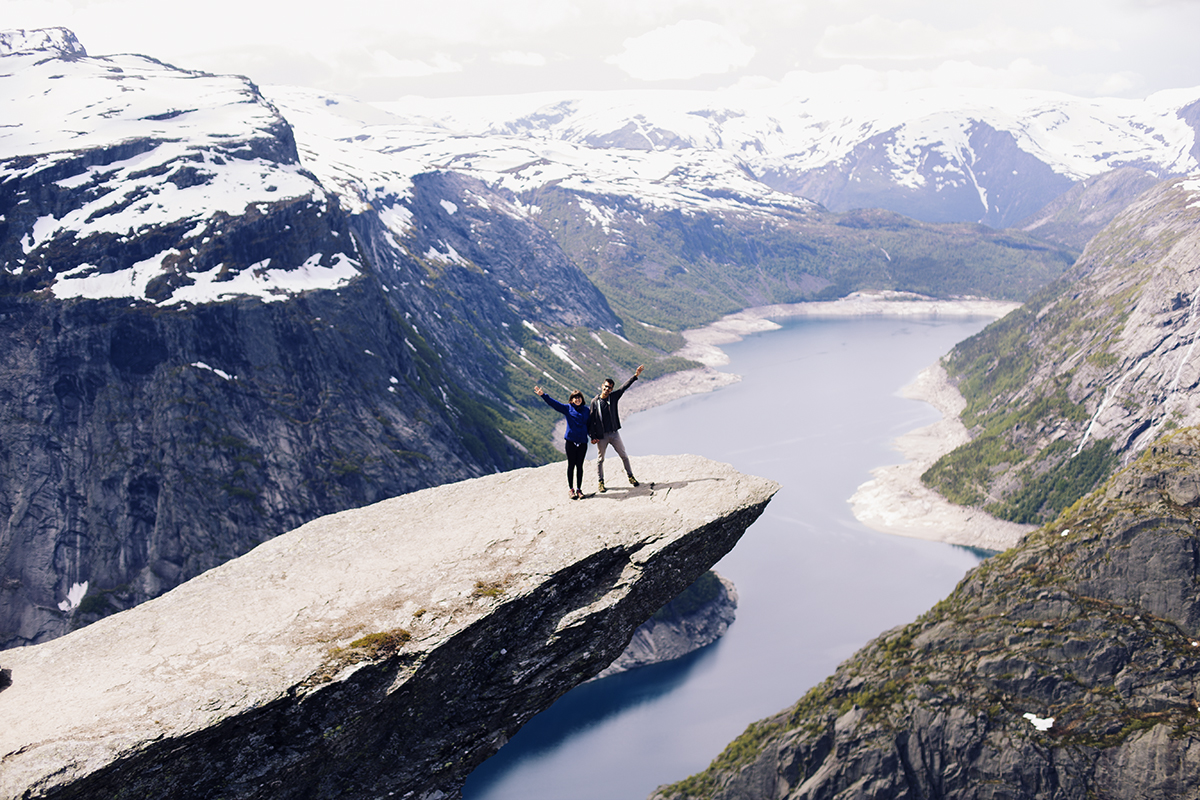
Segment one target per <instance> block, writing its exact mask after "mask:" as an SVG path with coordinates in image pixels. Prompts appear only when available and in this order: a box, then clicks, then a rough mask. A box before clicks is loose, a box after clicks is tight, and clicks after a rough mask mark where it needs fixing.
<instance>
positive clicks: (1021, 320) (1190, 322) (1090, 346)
mask: <svg viewBox="0 0 1200 800" xmlns="http://www.w3.org/2000/svg"><path fill="white" fill-rule="evenodd" d="M1198 287H1200V181H1197V180H1194V179H1178V180H1173V181H1167V182H1164V183H1161V184H1159V185H1157V186H1156V187H1155V188H1154V189H1152V190H1150V191H1148V192H1146V193H1145V194H1143V195H1141V196H1140V197H1139V198H1138V199H1137V200H1136V201H1135V202H1134V203H1132V204H1131V205H1130V206H1129V207H1128V208H1127V209H1126V210H1125V211H1124V212H1122V213H1121V214H1120V215H1118V216H1117V217H1116V218H1115V219H1114V220H1113V221H1112V223H1110V224H1109V225H1108V226H1107V227H1106V228H1105V229H1104V230H1103V231H1102V232H1101V233H1099V234H1098V235H1096V236H1095V237H1094V238H1093V239H1092V240H1091V242H1090V243H1089V244H1088V246H1087V249H1086V250H1085V251H1084V253H1083V255H1082V256H1081V257H1080V259H1079V262H1078V263H1077V264H1076V266H1075V267H1074V268H1072V270H1071V271H1070V272H1069V273H1067V275H1065V276H1064V277H1063V278H1062V279H1061V280H1060V281H1058V282H1056V283H1055V284H1054V285H1053V286H1051V287H1050V288H1048V289H1047V290H1046V291H1044V292H1042V293H1040V294H1038V295H1037V296H1035V298H1034V299H1032V300H1031V301H1029V302H1028V303H1026V304H1025V306H1023V307H1022V308H1020V309H1018V310H1017V311H1014V312H1013V313H1011V314H1009V315H1008V316H1007V317H1005V318H1004V319H1002V320H1000V321H998V322H996V323H994V324H993V325H991V326H989V327H988V328H987V329H985V330H984V331H983V332H981V333H980V334H978V335H977V336H975V337H972V338H971V339H968V340H967V341H965V342H962V343H960V344H959V345H958V346H956V347H955V348H954V350H953V351H952V352H951V353H950V354H949V355H948V356H947V357H946V359H945V360H944V363H945V366H946V369H947V372H948V373H949V374H950V376H951V378H952V379H953V380H954V381H955V382H956V384H957V386H958V388H959V390H960V391H961V392H962V394H963V396H964V398H966V401H967V407H966V410H965V411H964V412H963V415H962V419H963V422H964V423H965V424H966V425H967V427H968V429H970V431H971V435H972V441H971V443H970V444H968V445H965V446H963V447H961V448H959V449H957V450H955V451H954V452H952V453H950V454H948V455H947V456H945V457H943V458H942V459H941V460H940V461H938V462H937V463H936V464H935V465H934V466H933V468H931V469H930V470H929V471H928V472H927V473H926V474H925V476H924V478H925V480H926V481H927V482H928V483H929V484H930V485H931V486H933V487H934V488H936V489H938V490H939V491H941V492H942V493H943V494H945V495H946V496H947V497H948V498H950V499H951V500H954V501H956V502H959V503H962V504H967V505H980V506H983V507H984V508H985V509H986V510H988V511H989V512H991V513H993V514H995V515H997V516H1000V517H1003V518H1005V519H1010V520H1012V521H1015V522H1042V521H1045V520H1047V519H1049V518H1052V517H1053V516H1054V515H1055V514H1057V513H1058V512H1059V511H1061V510H1062V509H1063V508H1065V507H1066V506H1067V505H1069V504H1070V503H1071V502H1073V501H1074V500H1075V499H1077V498H1078V497H1080V496H1082V495H1083V494H1084V493H1086V492H1087V491H1089V490H1090V489H1091V488H1092V487H1094V486H1095V485H1096V484H1097V483H1098V482H1099V481H1100V480H1103V478H1104V477H1105V476H1106V475H1108V474H1109V473H1110V472H1111V470H1112V469H1113V468H1114V466H1116V465H1117V464H1119V463H1121V462H1126V461H1128V460H1129V459H1130V458H1131V457H1133V456H1134V455H1136V454H1137V453H1138V452H1140V451H1141V450H1143V449H1144V448H1145V447H1146V446H1148V445H1149V443H1151V442H1153V441H1154V440H1155V439H1156V438H1157V437H1158V436H1160V435H1161V434H1162V433H1164V432H1166V431H1169V430H1172V429H1174V428H1177V427H1182V426H1190V425H1195V424H1198V423H1200V411H1198V410H1197V409H1198V408H1200V406H1198V405H1197V403H1196V398H1197V392H1198V391H1200V361H1197V360H1196V352H1195V349H1196V334H1197V331H1198V329H1200V313H1197V307H1198V306H1197V303H1198V301H1200V288H1198Z"/></svg>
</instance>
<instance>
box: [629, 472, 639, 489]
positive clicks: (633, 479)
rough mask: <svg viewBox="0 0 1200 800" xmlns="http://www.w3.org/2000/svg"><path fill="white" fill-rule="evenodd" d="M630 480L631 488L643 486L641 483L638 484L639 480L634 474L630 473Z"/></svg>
mask: <svg viewBox="0 0 1200 800" xmlns="http://www.w3.org/2000/svg"><path fill="white" fill-rule="evenodd" d="M628 478H629V485H630V486H641V484H640V483H638V479H637V478H635V477H633V474H632V473H630V474H629V475H628Z"/></svg>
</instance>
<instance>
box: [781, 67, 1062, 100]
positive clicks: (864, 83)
mask: <svg viewBox="0 0 1200 800" xmlns="http://www.w3.org/2000/svg"><path fill="white" fill-rule="evenodd" d="M1047 77H1048V71H1047V70H1046V68H1045V67H1042V66H1040V65H1038V64H1035V63H1033V62H1031V61H1029V60H1027V59H1016V60H1014V61H1013V62H1012V63H1010V64H1009V65H1008V66H1007V67H1003V68H994V67H985V66H980V65H978V64H974V63H972V62H970V61H944V62H942V63H941V64H939V65H938V66H936V67H933V68H931V69H910V70H896V69H892V70H877V69H870V68H868V67H863V66H859V65H847V66H844V67H839V68H838V69H836V70H831V71H828V72H806V71H800V70H798V71H795V72H790V73H788V74H787V75H785V76H784V78H783V80H782V81H781V82H780V83H781V85H783V86H785V87H787V88H788V89H789V90H791V91H793V92H795V93H796V94H799V95H805V94H809V95H818V96H833V95H837V94H867V93H871V92H898V91H909V90H914V89H928V88H934V87H940V88H957V89H1028V88H1037V87H1039V86H1040V85H1042V84H1043V83H1044V82H1045V81H1046V79H1047Z"/></svg>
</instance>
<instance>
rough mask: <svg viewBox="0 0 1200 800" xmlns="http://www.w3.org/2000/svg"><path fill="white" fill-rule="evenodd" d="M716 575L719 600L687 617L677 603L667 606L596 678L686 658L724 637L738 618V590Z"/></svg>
mask: <svg viewBox="0 0 1200 800" xmlns="http://www.w3.org/2000/svg"><path fill="white" fill-rule="evenodd" d="M713 574H714V576H715V577H716V580H717V586H718V589H717V594H716V597H714V598H713V599H712V600H709V601H708V602H707V603H704V604H703V605H701V606H700V607H699V608H696V609H692V610H689V611H686V612H684V613H679V612H678V611H676V609H675V608H674V606H675V601H674V600H672V601H671V602H670V603H668V604H667V605H665V606H663V608H662V609H660V610H659V611H657V612H655V614H654V616H653V617H651V618H650V619H648V620H646V621H645V622H643V623H642V624H641V625H640V626H639V627H638V629H637V630H636V631H634V632H633V638H631V639H630V640H629V644H628V645H627V646H626V647H625V650H624V651H622V653H621V655H620V656H618V658H617V660H616V661H614V662H613V663H611V664H609V665H608V666H607V667H605V668H604V669H603V670H601V671H600V673H599V674H598V675H597V676H596V678H597V679H598V678H607V677H608V676H609V675H616V674H618V673H621V672H627V671H629V670H631V669H637V668H638V667H646V666H649V665H650V664H659V663H662V662H664V661H671V660H673V659H676V658H682V657H683V656H686V655H687V654H688V653H691V652H694V651H696V650H699V649H700V648H701V647H707V646H708V645H710V644H712V643H713V642H715V641H716V640H717V639H720V638H721V637H722V636H724V635H725V632H726V631H727V630H729V626H730V625H732V624H733V620H734V617H735V616H736V615H737V589H736V588H734V585H733V581H731V580H729V579H728V578H725V577H722V576H721V575H717V574H716V573H713Z"/></svg>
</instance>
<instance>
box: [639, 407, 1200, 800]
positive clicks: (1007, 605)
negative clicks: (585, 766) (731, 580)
mask: <svg viewBox="0 0 1200 800" xmlns="http://www.w3.org/2000/svg"><path fill="white" fill-rule="evenodd" d="M1198 480H1200V428H1188V429H1184V430H1182V431H1178V432H1176V433H1175V434H1173V435H1172V436H1170V437H1168V438H1166V439H1164V440H1160V441H1159V442H1158V443H1156V444H1155V445H1154V446H1153V447H1152V448H1150V449H1149V450H1148V451H1147V452H1146V453H1145V454H1144V455H1143V456H1142V457H1141V458H1140V459H1139V460H1138V461H1137V462H1135V463H1134V464H1133V465H1132V466H1131V467H1129V468H1128V469H1127V470H1125V471H1122V472H1120V473H1118V474H1117V475H1116V476H1114V477H1113V479H1111V480H1110V481H1109V482H1108V483H1107V484H1106V485H1105V486H1104V487H1102V488H1101V489H1099V490H1097V491H1096V492H1094V493H1092V494H1091V495H1089V496H1088V497H1086V498H1084V499H1083V500H1082V501H1081V502H1080V503H1079V504H1078V505H1076V506H1074V507H1073V508H1072V509H1071V510H1069V511H1068V512H1067V513H1065V514H1063V515H1062V516H1061V517H1059V518H1058V519H1057V520H1056V521H1055V522H1054V523H1052V524H1050V525H1047V526H1044V527H1043V528H1040V529H1038V530H1037V531H1034V532H1033V533H1031V534H1029V535H1028V536H1027V537H1026V538H1025V539H1024V540H1023V541H1022V543H1021V544H1019V545H1018V546H1016V547H1014V548H1012V549H1010V550H1007V551H1005V552H1004V553H1001V554H1000V555H997V556H994V557H992V558H990V559H988V560H987V561H985V562H983V563H982V564H981V565H980V566H979V567H977V568H976V569H974V570H973V571H972V572H971V573H969V574H968V575H967V577H966V578H964V580H963V581H962V583H961V584H960V585H959V586H958V588H957V589H956V590H955V591H954V593H953V594H951V595H950V596H949V597H947V598H946V599H944V600H942V601H941V602H939V603H938V604H937V605H936V606H934V607H933V608H932V609H931V610H930V611H928V612H926V613H925V614H924V615H922V616H921V617H920V618H919V619H917V620H916V621H915V622H913V623H911V624H909V625H905V626H901V627H899V628H896V629H894V630H891V631H888V632H886V633H884V634H883V635H881V636H880V637H879V638H878V639H876V640H875V641H873V642H871V643H870V644H868V645H867V646H866V647H864V648H863V649H862V650H861V651H859V652H858V653H857V654H855V656H854V657H852V658H851V659H849V660H848V661H846V662H845V663H844V664H842V665H841V666H839V667H838V669H837V671H836V672H835V673H834V674H833V675H832V676H830V677H829V678H827V679H826V680H825V681H823V682H822V683H821V684H819V685H818V686H816V687H814V688H813V689H812V690H811V691H809V692H808V694H807V695H805V696H804V697H803V698H801V699H800V700H799V701H798V702H797V703H796V704H795V705H793V706H792V707H791V708H789V709H785V710H784V711H782V712H780V713H779V714H778V715H776V716H775V717H773V718H770V719H766V720H762V721H760V722H758V723H755V724H753V725H751V726H750V727H749V728H748V729H747V731H746V733H745V734H743V735H742V736H741V737H740V738H739V739H738V740H736V741H735V742H733V743H732V744H731V745H730V746H729V747H728V748H727V749H726V751H725V752H724V753H723V754H722V755H721V756H720V757H718V758H717V759H716V760H715V761H714V762H713V763H712V765H711V766H710V767H709V769H708V770H707V771H705V772H704V773H701V774H699V775H696V776H693V777H691V778H688V779H686V780H684V781H681V782H679V783H676V784H673V785H671V786H668V787H662V788H660V790H659V791H658V792H657V793H656V794H655V797H656V798H673V799H674V800H680V799H681V798H719V799H720V800H765V798H773V799H775V800H783V798H787V800H817V799H818V798H820V799H821V800H848V799H849V798H863V800H868V799H876V800H882V799H883V798H896V799H899V798H925V799H926V800H999V798H1010V799H1011V800H1035V799H1036V800H1041V799H1042V798H1045V799H1046V800H1050V799H1051V798H1053V799H1054V800H1094V798H1105V800H1176V799H1177V798H1185V797H1195V796H1196V787H1197V786H1200V691H1198V689H1197V687H1198V686H1200V594H1198V593H1197V590H1196V587H1197V584H1198V583H1200V560H1198V559H1197V557H1196V554H1197V553H1198V552H1200V491H1198V490H1197V486H1198V483H1197V481H1198Z"/></svg>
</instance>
